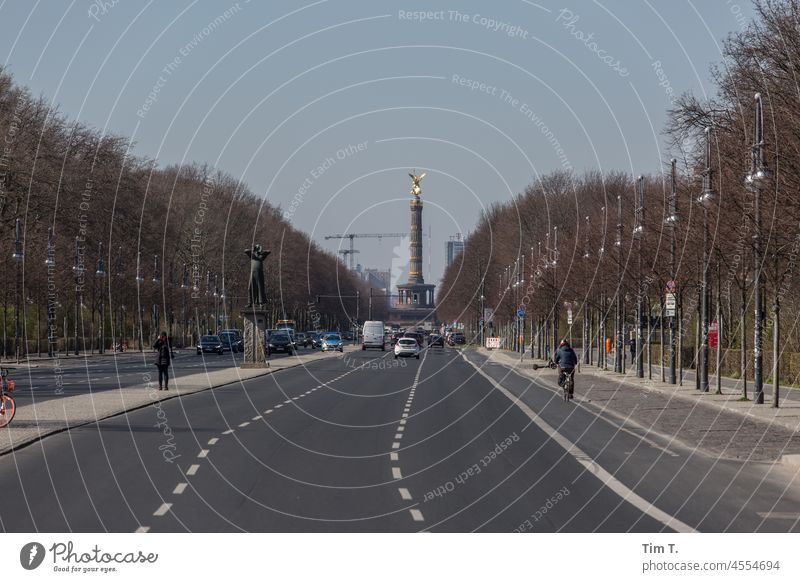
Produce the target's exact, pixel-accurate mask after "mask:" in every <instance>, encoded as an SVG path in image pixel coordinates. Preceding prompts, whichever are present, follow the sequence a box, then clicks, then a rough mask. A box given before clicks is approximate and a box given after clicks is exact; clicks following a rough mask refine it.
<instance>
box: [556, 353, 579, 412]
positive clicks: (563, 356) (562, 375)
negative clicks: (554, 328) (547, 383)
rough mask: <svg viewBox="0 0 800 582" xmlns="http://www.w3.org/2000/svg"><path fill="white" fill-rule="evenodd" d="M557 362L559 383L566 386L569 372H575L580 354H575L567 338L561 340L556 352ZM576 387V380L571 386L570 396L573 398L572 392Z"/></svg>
mask: <svg viewBox="0 0 800 582" xmlns="http://www.w3.org/2000/svg"><path fill="white" fill-rule="evenodd" d="M555 362H556V364H557V365H558V385H559V386H561V387H562V388H563V387H564V382H565V381H566V378H567V374H573V373H574V372H575V366H577V365H578V356H577V355H576V354H575V350H573V349H572V348H571V347H570V345H569V342H568V341H567V340H561V345H560V347H559V348H558V352H557V353H556V357H555ZM574 388H575V382H573V383H572V386H571V387H570V393H569V397H570V398H572V393H573V391H574Z"/></svg>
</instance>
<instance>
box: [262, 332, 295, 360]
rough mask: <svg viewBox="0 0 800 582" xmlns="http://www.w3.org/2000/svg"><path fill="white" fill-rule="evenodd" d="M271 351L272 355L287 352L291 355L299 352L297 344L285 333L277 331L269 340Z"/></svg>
mask: <svg viewBox="0 0 800 582" xmlns="http://www.w3.org/2000/svg"><path fill="white" fill-rule="evenodd" d="M269 351H270V353H272V352H286V353H287V354H290V355H291V354H293V353H295V352H296V351H297V344H295V343H294V340H293V339H292V336H291V335H289V334H288V333H286V332H285V331H276V332H275V333H273V334H272V336H270V338H269Z"/></svg>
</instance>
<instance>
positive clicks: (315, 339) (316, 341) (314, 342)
mask: <svg viewBox="0 0 800 582" xmlns="http://www.w3.org/2000/svg"><path fill="white" fill-rule="evenodd" d="M306 337H307V338H308V345H309V346H311V349H316V348H318V347H319V346H320V345H321V342H322V340H321V338H320V337H319V334H318V333H317V332H315V331H307V332H306Z"/></svg>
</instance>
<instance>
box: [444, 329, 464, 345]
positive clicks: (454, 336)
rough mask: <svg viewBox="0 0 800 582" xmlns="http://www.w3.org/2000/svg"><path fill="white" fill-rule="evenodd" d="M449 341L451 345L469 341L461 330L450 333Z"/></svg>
mask: <svg viewBox="0 0 800 582" xmlns="http://www.w3.org/2000/svg"><path fill="white" fill-rule="evenodd" d="M447 343H448V344H450V345H451V346H456V345H463V344H465V343H467V338H466V337H464V334H463V333H461V332H460V331H454V332H453V333H451V334H450V337H449V338H448V340H447Z"/></svg>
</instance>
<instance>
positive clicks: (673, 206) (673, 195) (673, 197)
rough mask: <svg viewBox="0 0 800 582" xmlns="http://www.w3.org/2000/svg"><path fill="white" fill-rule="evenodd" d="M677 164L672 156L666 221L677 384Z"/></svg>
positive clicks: (672, 371) (672, 370) (672, 367)
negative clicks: (667, 226) (668, 237)
mask: <svg viewBox="0 0 800 582" xmlns="http://www.w3.org/2000/svg"><path fill="white" fill-rule="evenodd" d="M677 165H678V160H676V159H675V158H672V161H671V172H670V175H671V186H672V187H671V189H670V195H669V212H668V213H667V218H666V222H667V224H669V226H670V243H669V257H670V259H669V260H670V267H669V273H670V282H671V284H668V292H669V293H670V294H671V296H672V300H673V301H675V306H674V307H673V308H672V310H671V313H672V315H671V316H670V318H669V383H670V384H677V382H678V379H677V374H676V367H677V366H676V363H677V362H676V347H677V346H676V341H677V334H676V333H675V332H676V330H675V323H676V319H677V300H676V292H675V280H676V279H677V278H678V274H677V273H676V272H675V242H676V241H675V229H676V228H677V226H678V222H679V221H680V216H679V214H678V172H677Z"/></svg>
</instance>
